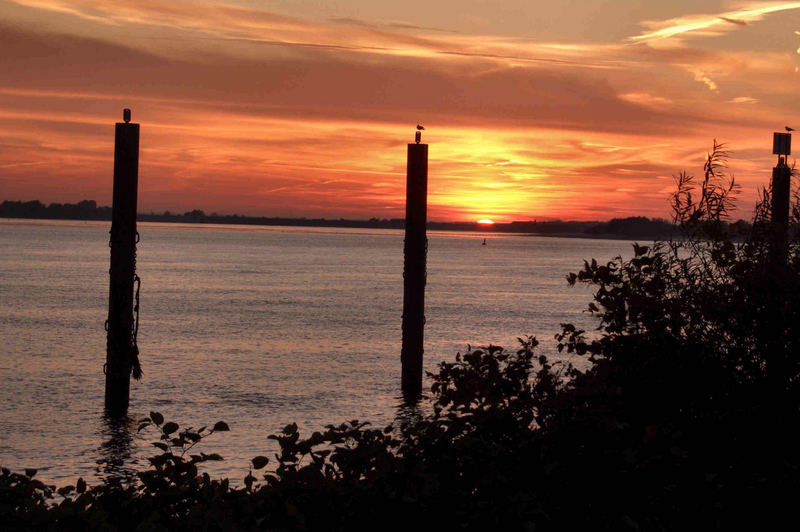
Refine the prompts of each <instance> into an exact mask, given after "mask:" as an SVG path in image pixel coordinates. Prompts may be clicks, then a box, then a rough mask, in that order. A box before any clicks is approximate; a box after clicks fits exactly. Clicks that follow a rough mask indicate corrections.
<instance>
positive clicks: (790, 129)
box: [784, 126, 794, 131]
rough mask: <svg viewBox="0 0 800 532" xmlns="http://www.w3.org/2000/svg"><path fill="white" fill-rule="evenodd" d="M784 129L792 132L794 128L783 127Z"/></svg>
mask: <svg viewBox="0 0 800 532" xmlns="http://www.w3.org/2000/svg"><path fill="white" fill-rule="evenodd" d="M784 128H785V129H786V131H794V128H793V127H789V126H784Z"/></svg>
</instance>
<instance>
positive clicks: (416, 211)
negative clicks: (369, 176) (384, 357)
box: [400, 126, 428, 402]
mask: <svg viewBox="0 0 800 532" xmlns="http://www.w3.org/2000/svg"><path fill="white" fill-rule="evenodd" d="M423 129H424V128H423V127H422V126H417V132H416V137H415V143H414V144H409V145H408V161H407V167H406V235H405V241H404V244H403V255H404V265H403V346H402V350H401V352H400V361H401V364H402V378H401V381H402V386H401V387H402V392H403V396H404V398H405V399H406V401H407V402H415V401H416V399H417V398H419V396H420V394H421V393H422V353H423V346H422V344H423V332H424V328H425V278H426V276H427V273H426V271H425V268H426V255H427V252H428V238H427V234H426V226H427V215H428V145H427V144H420V141H421V139H422V134H421V131H422V130H423Z"/></svg>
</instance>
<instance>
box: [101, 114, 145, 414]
mask: <svg viewBox="0 0 800 532" xmlns="http://www.w3.org/2000/svg"><path fill="white" fill-rule="evenodd" d="M130 113H131V112H130V109H125V111H124V113H123V118H124V120H125V122H124V123H120V122H117V124H116V135H115V139H114V200H113V206H112V209H113V210H112V214H111V239H110V242H109V245H110V246H111V269H110V270H109V273H110V274H111V283H110V287H109V292H108V322H107V324H106V326H107V328H108V337H107V344H106V366H105V373H106V401H105V403H106V410H107V411H108V412H110V413H115V414H118V413H125V412H126V411H127V409H128V401H129V399H130V385H131V371H132V369H133V365H134V361H135V360H138V358H137V355H138V353H134V349H135V341H134V337H133V336H134V318H133V310H134V308H133V307H134V302H133V301H134V297H133V284H134V277H135V276H136V240H137V233H136V200H137V194H138V181H139V124H131V123H129V122H130V119H131V115H130Z"/></svg>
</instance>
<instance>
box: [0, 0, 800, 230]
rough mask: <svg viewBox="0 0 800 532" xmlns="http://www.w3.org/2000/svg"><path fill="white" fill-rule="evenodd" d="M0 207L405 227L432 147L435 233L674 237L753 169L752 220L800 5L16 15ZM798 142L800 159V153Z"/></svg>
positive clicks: (476, 0) (749, 186) (585, 3)
mask: <svg viewBox="0 0 800 532" xmlns="http://www.w3.org/2000/svg"><path fill="white" fill-rule="evenodd" d="M0 50H2V55H0V57H2V60H1V62H0V200H4V199H11V200H17V199H21V200H31V199H39V200H42V201H44V202H46V203H49V202H75V201H79V200H82V199H95V200H97V201H98V202H99V203H101V204H106V205H107V204H110V202H111V177H112V162H113V140H114V139H113V135H114V126H113V124H114V122H117V121H120V120H121V118H122V108H123V107H130V108H132V109H133V121H134V122H139V123H141V128H142V130H141V131H142V133H141V135H142V136H141V154H140V173H139V182H140V196H139V207H140V209H139V210H140V211H143V212H150V211H155V212H161V211H164V210H170V211H173V212H183V211H185V210H190V209H195V208H198V209H203V210H205V211H206V212H219V213H242V214H249V215H266V216H305V217H326V218H358V219H364V218H371V217H379V218H396V217H402V216H403V212H404V210H403V209H404V194H405V156H406V148H405V145H406V144H407V143H408V142H413V137H414V126H416V124H417V123H421V124H424V125H425V127H426V130H425V132H424V134H423V141H424V142H427V143H429V144H430V148H429V149H430V167H429V218H430V219H433V220H478V219H480V218H488V219H493V220H495V221H511V220H528V219H539V220H541V219H552V218H562V219H575V220H598V219H600V220H602V219H608V218H612V217H620V216H631V215H646V216H662V217H665V216H667V215H668V203H667V197H668V194H669V192H670V191H671V190H672V188H673V180H672V175H673V174H676V173H677V172H679V171H680V170H687V171H688V172H690V173H694V174H699V173H700V172H701V170H702V162H703V158H704V155H705V153H706V151H707V150H708V149H709V147H710V146H711V144H712V141H713V139H715V138H716V139H717V140H718V141H720V142H724V143H726V144H727V145H728V147H729V148H730V150H731V151H732V158H731V160H730V167H731V170H732V171H733V173H734V174H735V176H736V179H737V181H738V182H739V183H740V184H741V185H742V187H743V194H742V197H741V201H740V209H739V212H738V213H736V214H737V215H738V216H741V217H745V218H746V217H747V216H749V214H750V213H751V210H752V203H753V201H754V200H755V191H756V189H757V188H758V187H759V186H762V185H765V184H766V183H767V182H768V179H769V176H770V169H771V167H772V166H773V165H774V164H775V158H774V156H773V155H772V154H771V148H772V132H773V131H777V130H782V129H783V127H784V126H785V125H790V126H795V127H798V130H800V91H798V89H799V88H800V83H799V82H800V72H798V67H800V55H798V52H800V2H771V1H770V2H752V1H750V2H734V1H710V0H709V1H705V0H691V1H689V0H671V1H669V2H667V1H664V2H661V1H653V0H640V1H634V0H613V1H611V0H549V1H539V0H494V1H489V0H433V1H431V0H426V1H421V0H405V1H403V2H380V1H375V0H341V1H321V0H278V1H267V0H263V1H259V0H227V1H225V2H217V1H213V0H197V1H190V0H137V1H130V0H126V1H122V0H0ZM798 142H800V140H797V139H796V141H795V144H796V148H795V149H796V150H798V149H800V148H798V147H797V146H798V144H797V143H798Z"/></svg>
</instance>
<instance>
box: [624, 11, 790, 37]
mask: <svg viewBox="0 0 800 532" xmlns="http://www.w3.org/2000/svg"><path fill="white" fill-rule="evenodd" d="M792 9H800V2H750V3H748V4H745V5H743V6H741V7H740V8H738V9H736V10H733V11H726V12H724V13H717V14H700V15H685V16H682V17H675V18H670V19H667V20H655V21H654V20H650V21H645V22H643V23H642V24H643V25H644V26H645V27H646V28H648V29H647V31H644V32H642V33H641V34H639V35H636V36H634V37H630V38H629V39H628V41H629V42H631V43H646V44H651V45H679V44H682V43H683V41H684V40H685V39H686V38H688V37H690V36H714V35H720V34H722V33H724V32H726V31H732V30H734V29H737V27H742V26H746V25H747V24H748V23H751V22H756V21H759V20H761V19H763V18H764V17H765V16H766V15H769V14H770V13H777V12H779V11H788V10H792Z"/></svg>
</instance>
